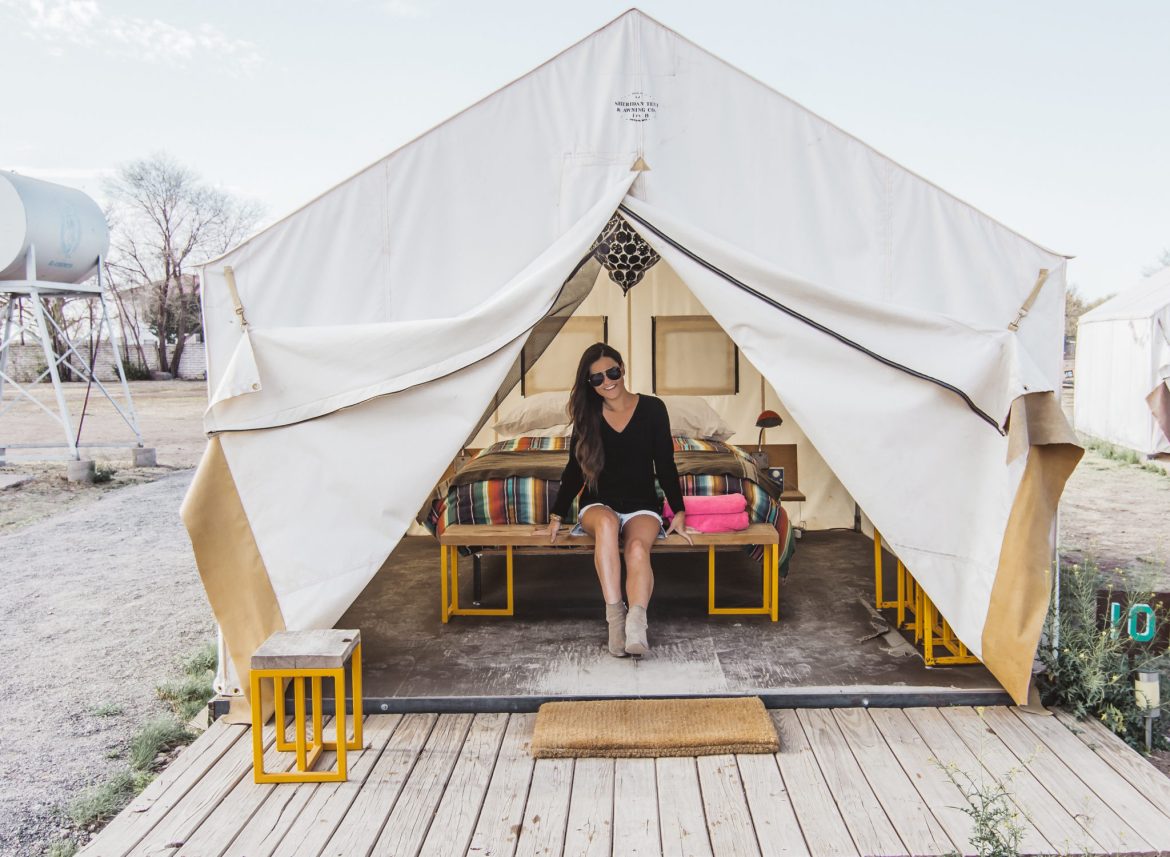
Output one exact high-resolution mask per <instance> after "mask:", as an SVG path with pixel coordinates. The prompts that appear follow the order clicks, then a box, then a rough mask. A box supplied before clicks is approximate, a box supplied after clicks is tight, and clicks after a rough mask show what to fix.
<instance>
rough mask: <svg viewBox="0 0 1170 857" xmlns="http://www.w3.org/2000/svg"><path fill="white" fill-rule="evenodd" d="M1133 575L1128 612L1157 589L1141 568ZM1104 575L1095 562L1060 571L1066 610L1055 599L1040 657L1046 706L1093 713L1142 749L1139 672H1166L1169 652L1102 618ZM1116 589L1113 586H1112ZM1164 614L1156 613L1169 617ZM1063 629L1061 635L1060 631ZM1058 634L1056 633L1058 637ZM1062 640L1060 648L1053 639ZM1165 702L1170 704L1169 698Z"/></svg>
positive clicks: (1161, 739) (1161, 742)
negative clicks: (1128, 634) (1129, 635)
mask: <svg viewBox="0 0 1170 857" xmlns="http://www.w3.org/2000/svg"><path fill="white" fill-rule="evenodd" d="M1125 574H1126V575H1127V576H1128V577H1129V578H1132V580H1128V581H1127V582H1129V583H1130V584H1131V588H1129V589H1128V590H1127V591H1126V593H1125V597H1124V599H1123V602H1122V603H1123V608H1124V609H1123V611H1122V615H1123V616H1124V615H1127V614H1128V609H1129V606H1130V605H1131V604H1139V603H1148V602H1149V601H1150V595H1151V593H1150V592H1149V590H1148V587H1146V586H1143V585H1142V580H1141V577H1142V575H1141V573H1140V572H1128V573H1125ZM1104 582H1105V581H1104V579H1103V577H1102V575H1101V573H1100V571H1099V570H1098V568H1097V566H1096V565H1095V564H1094V563H1092V562H1086V563H1084V564H1077V565H1071V566H1065V567H1064V568H1063V569H1062V570H1061V576H1060V614H1059V616H1058V615H1057V614H1056V610H1055V599H1053V606H1052V608H1050V609H1049V611H1048V617H1047V619H1046V620H1045V627H1044V630H1045V640H1046V642H1043V643H1041V646H1040V649H1039V652H1038V654H1039V657H1040V660H1041V662H1042V663H1043V665H1044V672H1043V673H1041V674H1040V675H1039V676H1038V677H1037V687H1038V688H1039V690H1040V695H1041V700H1042V701H1043V702H1044V704H1045V705H1059V706H1062V707H1064V708H1067V709H1068V710H1069V711H1070V712H1071V713H1072V714H1073V715H1074V716H1075V717H1076V718H1077V719H1078V720H1079V719H1082V718H1085V717H1093V718H1096V719H1098V720H1100V721H1101V722H1102V723H1104V724H1105V725H1106V726H1108V727H1109V728H1110V729H1111V730H1112V731H1113V732H1115V733H1117V734H1118V735H1120V736H1121V737H1122V738H1123V739H1125V741H1126V743H1128V744H1129V745H1130V746H1132V747H1134V748H1137V749H1139V750H1140V749H1144V747H1145V718H1144V717H1143V716H1142V713H1141V710H1140V709H1139V708H1138V705H1137V699H1136V697H1135V695H1134V687H1133V679H1134V673H1135V672H1138V671H1148V672H1165V671H1166V668H1167V666H1168V665H1170V660H1168V658H1167V654H1166V652H1165V651H1161V652H1159V651H1156V650H1155V649H1154V647H1152V646H1140V645H1135V644H1134V643H1133V642H1132V641H1131V640H1129V639H1128V638H1127V637H1126V636H1125V635H1124V634H1122V633H1119V632H1118V629H1116V628H1112V627H1110V626H1109V625H1108V624H1107V623H1105V625H1104V627H1101V625H1100V624H1099V622H1098V618H1097V610H1098V608H1097V591H1098V589H1100V588H1101V587H1102V584H1103V583H1104ZM1108 591H1109V592H1112V587H1109V589H1108ZM1165 618H1166V617H1165V616H1164V615H1159V616H1156V617H1155V620H1156V621H1157V622H1162V621H1165ZM1058 630H1059V634H1057V631H1058ZM1054 635H1055V636H1054ZM1054 639H1059V641H1060V649H1059V651H1056V652H1054V651H1053V648H1052V646H1051V645H1050V643H1049V642H1047V641H1051V640H1054ZM1162 706H1163V708H1164V709H1166V708H1167V707H1168V706H1167V702H1163V703H1162ZM1154 743H1155V746H1157V747H1166V746H1168V745H1167V742H1166V738H1165V736H1162V735H1157V736H1155V742H1154Z"/></svg>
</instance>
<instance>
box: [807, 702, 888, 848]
mask: <svg viewBox="0 0 1170 857" xmlns="http://www.w3.org/2000/svg"><path fill="white" fill-rule="evenodd" d="M797 715H798V717H799V718H800V722H801V725H802V726H804V732H805V735H807V736H808V741H809V744H811V745H812V749H813V753H814V754H815V755H816V757H817V761H818V762H819V763H820V766H821V772H822V773H823V774H824V776H825V781H826V782H827V783H828V784H829V790H830V791H831V792H832V793H833V797H834V798H836V800H837V806H838V807H839V808H840V810H841V815H842V816H844V818H845V824H846V826H847V827H848V828H849V832H850V833H851V834H852V835H853V841H854V842H855V843H857V847H858V848H859V849H860V850H861V853H862V854H909V853H910V852H909V851H907V850H906V846H905V845H904V844H903V842H902V840H901V837H899V836H898V833H897V831H895V830H894V825H893V824H891V823H890V820H889V818H887V817H886V811H885V810H884V809H882V805H881V802H880V801H879V800H878V799H877V796H876V795H875V794H874V793H873V789H872V788H870V785H869V783H868V782H867V781H866V779H865V775H864V774H863V773H862V771H861V768H860V767H859V766H858V764H857V760H856V759H855V758H854V757H853V753H852V752H851V751H850V749H849V745H848V744H847V743H846V742H845V737H844V736H843V735H842V734H841V730H840V729H839V728H838V727H837V722H836V721H835V720H834V719H833V715H832V714H831V713H830V712H829V711H828V709H819V708H802V709H798V710H797Z"/></svg>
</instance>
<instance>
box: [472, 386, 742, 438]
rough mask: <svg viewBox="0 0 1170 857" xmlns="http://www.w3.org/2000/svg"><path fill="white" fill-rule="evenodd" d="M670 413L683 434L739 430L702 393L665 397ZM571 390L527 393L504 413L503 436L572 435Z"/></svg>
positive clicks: (674, 428)
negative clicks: (567, 391) (532, 394)
mask: <svg viewBox="0 0 1170 857" xmlns="http://www.w3.org/2000/svg"><path fill="white" fill-rule="evenodd" d="M662 402H663V404H665V405H666V410H667V412H668V413H669V414H670V433H671V434H672V435H681V436H683V437H705V438H710V439H711V440H727V439H728V438H729V437H731V436H732V435H733V434H735V429H733V428H732V427H731V426H729V425H728V424H727V422H726V421H725V420H724V419H723V417H722V416H720V415H719V412H718V411H716V410H715V409H714V408H713V407H711V406H710V405H709V404H707V401H706V399H703V398H702V397H700V396H662ZM568 408H569V394H568V393H537V394H536V395H535V396H526V397H524V398H522V399H520V401H519V402H517V403H516V404H515V405H512V406H511V407H509V408H507V409H506V410H505V411H503V412H502V413H501V414H500V421H499V422H498V423H496V426H495V429H496V431H497V432H499V434H500V437H505V438H511V437H568V436H569V435H570V434H572V432H573V424H572V423H571V422H569V418H568Z"/></svg>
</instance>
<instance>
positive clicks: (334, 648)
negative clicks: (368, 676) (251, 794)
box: [251, 629, 362, 783]
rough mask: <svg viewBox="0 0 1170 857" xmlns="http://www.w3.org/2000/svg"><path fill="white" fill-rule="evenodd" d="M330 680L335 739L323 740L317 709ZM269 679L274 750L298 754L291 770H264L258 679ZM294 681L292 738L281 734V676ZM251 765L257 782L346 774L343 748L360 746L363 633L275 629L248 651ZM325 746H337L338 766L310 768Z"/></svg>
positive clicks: (325, 779)
mask: <svg viewBox="0 0 1170 857" xmlns="http://www.w3.org/2000/svg"><path fill="white" fill-rule="evenodd" d="M346 664H349V666H350V681H351V684H352V689H353V738H352V739H349V738H347V736H346V728H345V667H346ZM324 678H332V679H333V692H334V709H333V710H334V720H335V725H336V727H337V737H336V740H335V741H326V740H324V737H325V736H324V735H323V734H322V722H323V720H324V715H323V712H322V710H321V707H322V700H323V697H322V694H321V685H322V679H324ZM265 679H269V680H271V681H272V684H273V697H274V699H275V703H276V749H277V750H279V751H281V752H290V751H292V752H295V753H296V754H297V759H296V770H295V771H277V772H269V771H265V770H264V740H263V729H264V722H263V720H262V717H263V714H262V709H261V705H260V688H261V682H262V681H263V680H265ZM286 679H287V680H289V681H291V682H292V683H293V701H294V702H293V730H294V736H295V737H294V740H293V741H289V740H288V736H287V734H286V733H285V708H284V693H283V689H284V687H283V686H284V681H285V680H286ZM306 679H307V680H309V682H310V686H311V690H310V700H311V703H312V709H313V710H312V717H313V740H312V742H311V743H310V742H309V741H308V738H307V735H306V728H305V680H306ZM251 687H252V764H253V769H254V776H255V780H256V782H258V783H305V782H309V783H336V782H344V781H345V779H346V776H347V769H346V751H347V750H360V749H361V747H362V638H361V632H360V631H356V630H354V631H345V630H339V629H330V630H313V631H277V632H276V633H275V634H273V635H272V636H271V637H269V638H268V639H267V640H265V641H264V644H263V645H261V646H260V648H258V649H257V650H256V651H255V652H254V653H253V654H252V675H251ZM325 750H335V751H337V768H336V770H333V771H314V770H313V765H314V764H316V762H317V760H318V759H319V758H320V757H321V754H322V753H323V752H324V751H325Z"/></svg>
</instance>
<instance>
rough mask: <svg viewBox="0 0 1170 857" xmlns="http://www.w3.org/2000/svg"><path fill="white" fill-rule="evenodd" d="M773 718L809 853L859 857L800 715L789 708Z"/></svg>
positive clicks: (782, 767) (820, 856)
mask: <svg viewBox="0 0 1170 857" xmlns="http://www.w3.org/2000/svg"><path fill="white" fill-rule="evenodd" d="M771 715H772V721H773V722H774V723H775V724H776V731H777V733H779V735H780V751H779V752H778V753H777V754H776V761H777V763H778V764H779V766H780V775H781V776H782V777H783V778H784V785H785V786H786V787H787V789H788V796H789V797H790V798H791V800H792V806H793V808H794V809H795V810H796V817H797V819H799V821H800V827H801V830H803V831H804V840H805V842H806V843H808V847H809V851H810V852H811V853H812V854H813V857H858V854H859V852H858V850H857V846H856V845H855V844H854V842H853V837H852V836H851V835H850V834H849V828H848V827H847V826H846V825H845V820H844V819H843V818H841V812H840V810H839V809H838V808H837V801H836V800H835V799H834V798H833V792H832V791H831V790H830V789H829V784H828V783H827V782H826V781H825V777H824V774H823V773H821V767H820V765H819V764H818V763H817V757H816V756H815V755H814V753H813V749H812V747H811V746H810V745H809V741H808V737H807V736H806V735H805V734H804V727H803V726H801V724H800V720H799V718H798V717H797V715H796V711H794V710H793V709H790V708H785V709H780V710H776V711H772V712H771Z"/></svg>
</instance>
